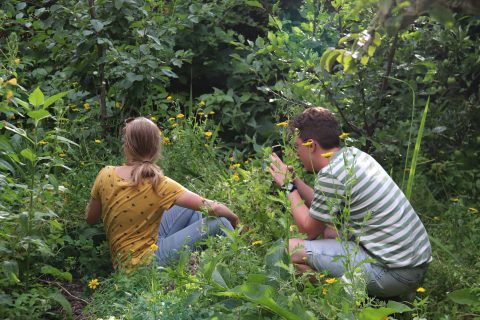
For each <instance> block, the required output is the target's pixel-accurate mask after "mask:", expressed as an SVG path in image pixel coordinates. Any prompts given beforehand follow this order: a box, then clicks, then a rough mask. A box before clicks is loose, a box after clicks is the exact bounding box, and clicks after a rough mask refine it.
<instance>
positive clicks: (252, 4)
mask: <svg viewBox="0 0 480 320" xmlns="http://www.w3.org/2000/svg"><path fill="white" fill-rule="evenodd" d="M245 4H246V5H247V6H250V7H256V8H261V9H263V5H262V4H261V3H260V2H259V1H256V0H247V1H245Z"/></svg>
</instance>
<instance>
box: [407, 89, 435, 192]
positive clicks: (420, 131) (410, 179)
mask: <svg viewBox="0 0 480 320" xmlns="http://www.w3.org/2000/svg"><path fill="white" fill-rule="evenodd" d="M429 106H430V97H428V100H427V103H426V104H425V108H424V110H423V115H422V120H421V121H420V128H418V133H417V141H416V142H415V148H414V149H413V155H412V161H411V163H410V170H409V174H408V182H407V192H406V195H407V198H408V199H410V197H411V196H412V189H413V180H414V179H415V170H416V169H417V160H418V154H419V153H420V144H421V143H422V138H423V131H424V130H425V122H426V120H427V113H428V107H429ZM409 146H410V143H409ZM407 161H408V158H407V159H406V160H405V162H407Z"/></svg>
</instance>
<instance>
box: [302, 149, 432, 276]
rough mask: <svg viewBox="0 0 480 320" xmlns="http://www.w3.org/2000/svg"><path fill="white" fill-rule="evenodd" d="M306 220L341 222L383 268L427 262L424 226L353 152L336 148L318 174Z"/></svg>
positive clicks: (377, 169)
mask: <svg viewBox="0 0 480 320" xmlns="http://www.w3.org/2000/svg"><path fill="white" fill-rule="evenodd" d="M310 216H311V217H313V218H314V219H317V220H320V221H324V222H328V223H334V224H336V225H339V226H341V225H342V223H341V222H342V221H344V223H345V224H346V226H347V227H348V228H349V229H350V230H351V232H352V234H353V236H354V237H355V238H356V239H357V240H358V241H359V242H360V244H361V245H362V246H363V248H365V249H366V251H367V252H369V253H370V254H371V255H372V256H373V257H375V258H376V259H377V261H378V262H379V263H381V264H382V265H385V266H386V267H389V268H401V267H416V266H419V265H422V264H425V263H429V262H430V261H431V260H432V250H431V247H430V242H429V240H428V235H427V232H426V230H425V227H424V226H423V224H422V222H421V221H420V218H419V217H418V215H417V214H416V213H415V210H414V209H413V207H412V206H411V204H410V202H409V201H408V200H407V198H406V196H405V195H404V194H403V192H402V191H401V190H400V188H399V187H398V186H397V185H396V184H395V182H394V181H393V179H392V178H391V177H390V176H389V175H388V174H387V172H385V170H384V169H383V168H382V166H381V165H380V164H378V162H377V161H375V159H373V158H372V157H371V156H370V155H368V154H366V153H365V152H362V151H360V150H359V149H357V148H354V147H345V148H342V149H341V150H340V151H338V152H337V153H335V154H334V155H333V156H332V157H331V159H330V162H329V164H328V165H327V166H326V167H324V168H323V169H322V170H320V172H319V173H318V175H317V179H316V182H315V188H314V197H313V201H312V205H311V207H310Z"/></svg>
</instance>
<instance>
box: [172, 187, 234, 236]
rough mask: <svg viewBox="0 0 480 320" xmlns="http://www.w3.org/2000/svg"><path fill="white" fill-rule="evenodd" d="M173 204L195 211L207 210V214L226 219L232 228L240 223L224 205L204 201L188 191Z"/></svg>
mask: <svg viewBox="0 0 480 320" xmlns="http://www.w3.org/2000/svg"><path fill="white" fill-rule="evenodd" d="M175 204H176V205H178V206H181V207H184V208H189V209H193V210H197V211H198V210H201V209H202V208H207V210H208V213H209V214H211V215H214V216H217V217H225V218H227V219H228V220H229V221H230V223H231V224H232V226H233V227H234V228H235V227H236V226H237V224H239V223H240V219H239V218H238V217H237V215H236V214H235V213H233V212H232V210H230V209H229V208H228V207H227V206H225V205H224V204H222V203H219V202H216V201H213V200H208V199H204V198H202V197H200V196H199V195H198V194H196V193H194V192H191V191H188V190H186V191H185V192H184V193H183V194H182V195H181V196H180V197H178V199H177V200H176V201H175Z"/></svg>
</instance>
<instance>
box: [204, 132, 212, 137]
mask: <svg viewBox="0 0 480 320" xmlns="http://www.w3.org/2000/svg"><path fill="white" fill-rule="evenodd" d="M204 135H205V138H206V139H210V137H211V136H212V135H213V133H212V131H207V132H205V133H204Z"/></svg>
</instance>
